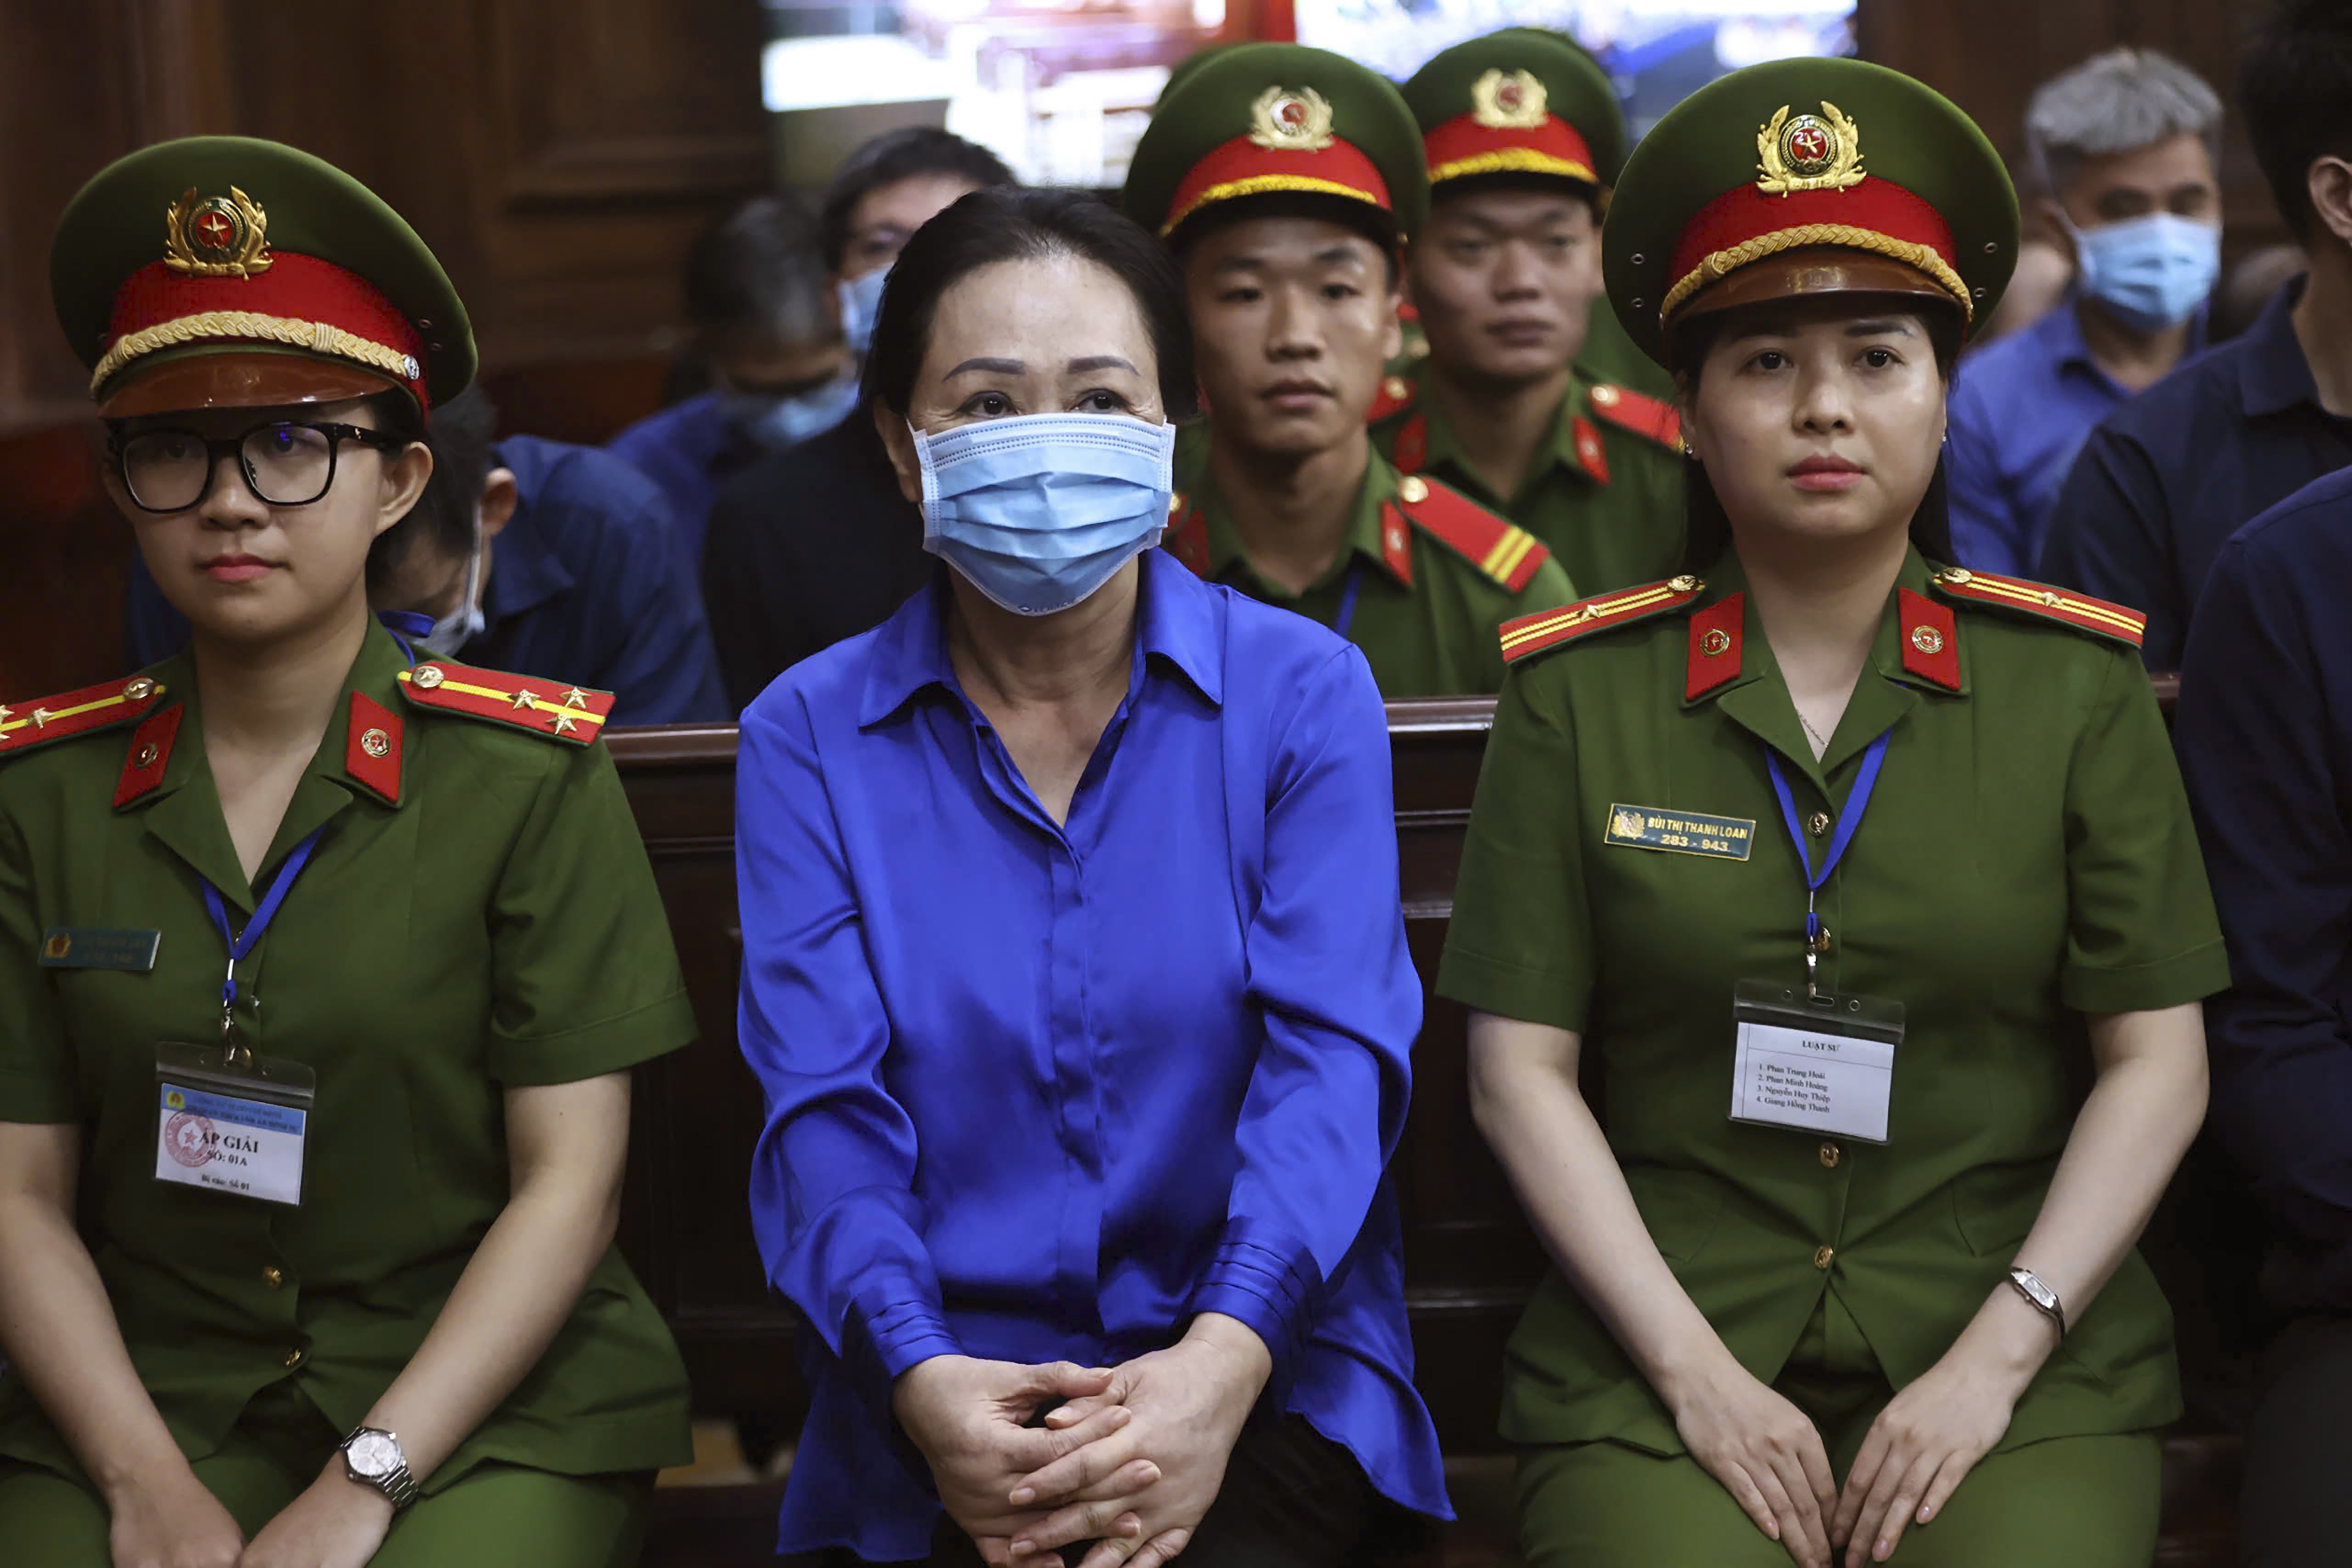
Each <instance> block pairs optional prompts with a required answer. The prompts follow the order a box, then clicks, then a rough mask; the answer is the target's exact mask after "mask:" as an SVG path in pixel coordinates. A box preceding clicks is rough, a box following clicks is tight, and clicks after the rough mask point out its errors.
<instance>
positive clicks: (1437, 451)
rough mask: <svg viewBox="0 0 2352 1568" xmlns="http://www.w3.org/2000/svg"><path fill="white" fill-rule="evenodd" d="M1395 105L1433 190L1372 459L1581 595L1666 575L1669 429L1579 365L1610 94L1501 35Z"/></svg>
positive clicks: (1537, 49)
mask: <svg viewBox="0 0 2352 1568" xmlns="http://www.w3.org/2000/svg"><path fill="white" fill-rule="evenodd" d="M1404 99H1405V102H1406V103H1407V104H1408V105H1410V106H1411V108H1412V112H1413V117H1414V119H1415V120H1416V121H1419V123H1420V127H1421V134H1422V142H1423V150H1424V155H1425V159H1426V164H1427V168H1428V174H1429V184H1430V216H1429V222H1428V225H1427V226H1426V227H1425V228H1424V229H1423V231H1422V233H1421V235H1420V237H1419V238H1418V240H1417V242H1416V243H1415V245H1414V246H1413V248H1412V256H1411V258H1410V266H1409V268H1408V271H1409V277H1410V281H1411V293H1412V301H1413V306H1414V309H1415V311H1416V313H1417V314H1418V316H1419V318H1420V324H1421V329H1422V331H1423V332H1424V333H1425V334H1426V336H1427V340H1428V344H1429V353H1428V354H1427V356H1426V357H1424V358H1423V359H1421V360H1419V361H1418V362H1416V363H1414V364H1413V365H1412V367H1411V368H1410V369H1408V370H1404V371H1402V372H1399V373H1395V374H1391V375H1390V376H1389V377H1388V378H1387V379H1386V381H1385V382H1384V383H1383V385H1382V389H1381V399H1380V401H1379V402H1378V403H1377V404H1376V405H1374V408H1373V411H1372V417H1373V421H1374V425H1373V438H1374V440H1376V441H1377V442H1378V443H1379V445H1380V447H1381V451H1382V452H1383V453H1385V454H1387V456H1388V457H1389V458H1391V460H1392V461H1393V462H1394V463H1395V464H1396V467H1397V468H1398V469H1399V470H1400V471H1402V472H1404V473H1408V474H1423V475H1426V476H1430V477H1433V478H1435V479H1443V480H1444V481H1445V482H1446V483H1447V484H1450V485H1453V486H1454V487H1456V488H1457V489H1461V490H1463V491H1464V492H1465V493H1466V494H1468V495H1469V496H1471V497H1472V498H1474V499H1475V500H1477V501H1479V502H1480V503H1481V504H1483V505H1486V506H1488V507H1491V508H1493V509H1494V510H1496V511H1498V512H1500V513H1502V514H1503V515H1504V516H1506V517H1508V518H1509V519H1510V520H1511V521H1514V522H1516V523H1517V524H1518V525H1519V526H1520V527H1522V528H1524V529H1526V530H1528V531H1529V532H1531V533H1533V534H1534V535H1535V536H1536V537H1537V538H1538V539H1540V540H1542V541H1543V542H1544V543H1546V544H1547V545H1549V546H1550V548H1551V552H1552V554H1553V555H1554V556H1555V557H1556V558H1557V559H1558V560H1559V563H1560V564H1561V565H1563V566H1565V567H1566V568H1567V569H1568V574H1569V575H1570V577H1571V578H1573V579H1574V580H1575V582H1576V584H1577V586H1578V588H1579V589H1580V591H1581V592H1584V593H1587V594H1591V593H1599V592H1601V591H1603V590H1605V589H1611V588H1622V587H1625V586H1628V585H1630V584H1634V583H1639V582H1644V581H1647V580H1649V579H1651V578H1654V577H1659V576H1663V575H1664V574H1667V573H1670V572H1672V571H1673V570H1674V569H1675V566H1676V564H1677V563H1679V562H1680V560H1681V557H1682V535H1683V476H1682V459H1681V456H1680V445H1681V443H1680V437H1679V434H1678V430H1677V426H1676V425H1675V415H1674V410H1673V409H1672V407H1671V406H1669V405H1666V404H1664V403H1662V402H1660V401H1659V400H1657V399H1656V398H1654V397H1651V396H1649V395H1646V394H1644V393H1642V392H1638V391H1635V390H1634V389H1633V388H1631V387H1627V386H1622V385H1619V384H1615V383H1613V382H1610V381H1607V380H1602V379H1597V378H1596V377H1595V376H1593V374H1591V372H1590V371H1588V370H1586V369H1585V368H1583V367H1582V366H1581V365H1580V363H1579V356H1580V354H1581V353H1582V352H1583V351H1584V349H1585V348H1586V346H1587V345H1588V343H1590V342H1591V333H1590V331H1588V327H1589V324H1590V323H1591V322H1592V321H1594V320H1595V318H1596V315H1597V314H1605V313H1606V311H1607V307H1606V305H1605V303H1603V302H1602V291H1601V213H1602V210H1603V208H1604V206H1605V205H1606V201H1607V195H1608V189H1609V185H1610V183H1611V182H1612V181H1613V180H1614V179H1615V178H1616V175H1617V170H1618V167H1619V165H1620V164H1622V163H1623V162H1624V156H1625V121H1624V117H1623V115H1622V112H1621V111H1620V110H1619V109H1618V105H1617V99H1616V95H1615V93H1614V92H1613V91H1612V89H1611V88H1610V85H1609V79H1608V78H1607V77H1606V76H1605V75H1603V74H1602V72H1601V68H1600V67H1599V66H1598V65H1597V64H1595V63H1594V62H1593V60H1592V58H1591V56H1590V55H1587V54H1586V53H1584V51H1583V50H1581V49H1580V48H1578V47H1575V46H1574V45H1572V44H1570V43H1569V42H1568V41H1567V40H1566V39H1564V38H1561V37H1558V36H1556V35H1553V34H1550V33H1545V32H1540V31H1538V30H1536V29H1534V28H1528V27H1512V28H1507V29H1505V30H1504V31H1502V32H1499V33H1495V34H1492V35H1490V36H1488V37H1483V38H1474V39H1472V40H1471V41H1469V42H1467V43H1464V44H1457V45H1455V46H1454V47H1453V48H1450V49H1447V50H1444V52H1443V53H1441V54H1439V55H1438V56H1437V57H1436V58H1433V59H1432V60H1431V61H1430V62H1429V63H1428V64H1427V65H1425V66H1423V68H1421V69H1420V70H1419V71H1418V72H1416V73H1415V74H1414V75H1413V77H1412V79H1411V80H1410V81H1408V82H1406V83H1405V85H1404ZM1596 306H1598V307H1599V310H1598V311H1596V309H1595V308H1596Z"/></svg>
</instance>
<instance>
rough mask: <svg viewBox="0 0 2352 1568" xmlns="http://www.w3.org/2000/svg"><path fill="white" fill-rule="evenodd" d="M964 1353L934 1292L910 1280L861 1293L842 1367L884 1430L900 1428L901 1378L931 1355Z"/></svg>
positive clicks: (845, 1338) (844, 1339)
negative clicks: (897, 1389) (895, 1396)
mask: <svg viewBox="0 0 2352 1568" xmlns="http://www.w3.org/2000/svg"><path fill="white" fill-rule="evenodd" d="M963 1353H964V1352H963V1344H962V1342H961V1341H960V1340H958V1339H957V1338H956V1336H955V1331H954V1330H953V1329H951V1328H950V1327H948V1321H947V1318H946V1317H945V1316H944V1315H943V1314H942V1313H941V1312H940V1306H939V1302H938V1301H937V1300H936V1299H934V1296H933V1294H932V1292H930V1291H929V1290H926V1289H922V1288H920V1287H919V1286H917V1285H915V1284H914V1283H913V1282H911V1281H908V1282H906V1283H904V1284H902V1285H900V1286H898V1287H895V1288H894V1287H883V1286H877V1287H875V1288H873V1289H866V1290H861V1291H859V1292H858V1293H857V1296H856V1300H853V1301H852V1302H851V1303H850V1308H849V1318H848V1321H846V1322H845V1323H844V1324H843V1325H842V1330H841V1361H842V1365H843V1366H844V1368H845V1369H846V1371H847V1372H848V1373H849V1381H850V1384H851V1386H852V1387H854V1388H855V1389H856V1391H857V1395H858V1397H859V1398H860V1399H862V1400H864V1401H865V1403H866V1408H867V1410H868V1411H870V1412H871V1413H872V1415H873V1416H874V1418H875V1420H876V1422H877V1423H878V1424H879V1425H880V1426H881V1428H882V1430H883V1431H885V1432H894V1431H896V1430H897V1429H898V1427H897V1417H896V1416H894V1415H892V1414H891V1409H890V1394H891V1390H892V1388H893V1387H894V1386H895V1385H896V1384H897V1383H898V1378H899V1376H900V1375H901V1374H902V1373H905V1372H907V1371H908V1369H909V1368H911V1367H915V1366H919V1365H920V1364H922V1363H924V1362H927V1361H929V1360H930V1359H931V1358H932V1357H933V1356H942V1355H961V1354H963Z"/></svg>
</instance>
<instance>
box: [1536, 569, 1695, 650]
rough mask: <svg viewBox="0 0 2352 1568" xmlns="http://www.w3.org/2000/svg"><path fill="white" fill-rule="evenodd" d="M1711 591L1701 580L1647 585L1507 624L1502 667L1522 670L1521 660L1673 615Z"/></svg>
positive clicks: (1682, 579)
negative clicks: (1597, 634) (1614, 629)
mask: <svg viewBox="0 0 2352 1568" xmlns="http://www.w3.org/2000/svg"><path fill="white" fill-rule="evenodd" d="M1705 592H1706V584H1705V583H1703V582H1701V581H1699V579H1697V578H1696V577H1691V576H1682V577H1675V578H1670V579H1668V580H1667V581H1665V582H1664V583H1648V584H1643V585H1642V586H1641V587H1639V588H1628V589H1626V590H1624V591H1623V592H1622V593H1618V594H1605V595H1601V597H1600V598H1597V599H1585V600H1581V601H1580V602H1578V603H1576V604H1573V605H1561V606H1560V607H1559V609H1556V610H1539V611H1538V612H1537V613H1536V614H1534V615H1532V616H1520V617H1519V618H1518V619H1517V620H1514V621H1505V622H1504V623H1503V662H1504V663H1506V664H1517V663H1518V662H1519V660H1521V659H1523V658H1529V657H1531V656H1532V655H1535V654H1538V653H1541V652H1543V651H1544V650H1545V649H1546V648H1551V647H1559V646H1560V645H1562V644H1563V643H1571V642H1574V641H1576V640H1577V639H1578V638H1579V637H1589V636H1591V634H1592V633H1594V632H1597V631H1601V630H1604V629H1606V628H1608V627H1611V626H1632V625H1633V623H1634V622H1636V621H1646V620H1649V619H1650V618H1652V617H1653V616H1662V615H1664V614H1665V613H1666V612H1667V611H1668V610H1678V609H1681V608H1682V607H1683V606H1684V605H1687V604H1689V603H1690V602H1691V601H1692V600H1694V599H1696V598H1697V597H1698V596H1699V595H1701V594H1703V593H1705Z"/></svg>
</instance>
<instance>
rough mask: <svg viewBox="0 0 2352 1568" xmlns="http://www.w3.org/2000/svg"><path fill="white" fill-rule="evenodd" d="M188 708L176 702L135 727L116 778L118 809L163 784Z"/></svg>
mask: <svg viewBox="0 0 2352 1568" xmlns="http://www.w3.org/2000/svg"><path fill="white" fill-rule="evenodd" d="M187 711H188V710H187V707H186V705H185V704H184V703H179V702H174V703H173V704H172V705H171V706H170V707H169V708H166V709H163V710H162V711H160V712H156V713H151V714H149V715H148V716H147V718H146V719H145V720H144V721H142V722H141V724H140V726H139V728H137V729H136V730H133V731H131V749H130V750H129V751H128V752H124V753H123V758H122V776H121V778H120V779H118V780H116V781H115V785H114V805H115V809H117V810H118V811H119V810H121V808H122V807H124V806H126V805H130V804H131V802H133V801H135V800H138V799H141V798H142V797H143V796H144V795H148V794H149V793H150V792H151V791H152V790H154V789H155V788H156V787H157V786H158V785H160V784H163V770H164V769H166V768H168V767H170V766H171V765H172V742H173V741H174V740H176V739H177V738H178V737H179V733H180V721H181V719H182V718H183V717H184V716H185V715H186V713H187Z"/></svg>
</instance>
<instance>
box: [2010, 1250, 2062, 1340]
mask: <svg viewBox="0 0 2352 1568" xmlns="http://www.w3.org/2000/svg"><path fill="white" fill-rule="evenodd" d="M2009 1282H2010V1283H2011V1285H2013V1286H2015V1287H2016V1288H2017V1293H2018V1294H2019V1295H2021V1296H2022V1297H2024V1298H2025V1299H2026V1300H2028V1301H2029V1302H2031V1303H2032V1306H2033V1310H2035V1311H2037V1312H2040V1313H2041V1314H2042V1316H2043V1317H2045V1318H2047V1319H2049V1320H2050V1321H2052V1322H2053V1323H2054V1324H2056V1325H2057V1327H2058V1337H2059V1338H2060V1339H2062V1340H2063V1339H2064V1338H2065V1337H2066V1308H2065V1306H2064V1304H2063V1302H2061V1301H2060V1300H2058V1292H2057V1291H2055V1290H2053V1289H2050V1287H2049V1286H2047V1285H2045V1284H2043V1283H2042V1276H2040V1275H2039V1274H2036V1273H2035V1272H2033V1270H2032V1269H2031V1268H2012V1269H2011V1270H2010V1271H2009Z"/></svg>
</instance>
